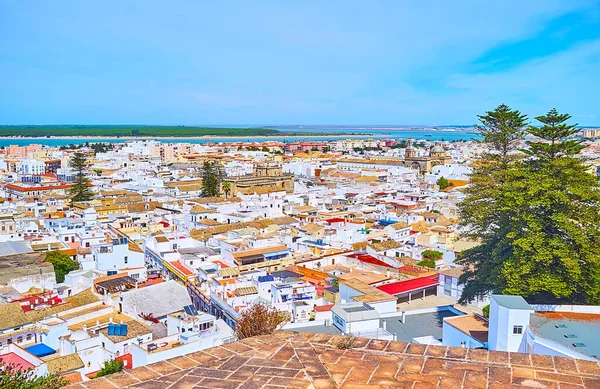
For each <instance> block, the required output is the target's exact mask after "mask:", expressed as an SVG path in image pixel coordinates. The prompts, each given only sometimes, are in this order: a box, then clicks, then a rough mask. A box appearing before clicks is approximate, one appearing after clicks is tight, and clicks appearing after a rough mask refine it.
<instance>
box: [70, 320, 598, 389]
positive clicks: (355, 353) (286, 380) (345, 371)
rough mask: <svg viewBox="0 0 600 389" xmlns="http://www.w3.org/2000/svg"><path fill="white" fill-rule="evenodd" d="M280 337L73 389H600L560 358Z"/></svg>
mask: <svg viewBox="0 0 600 389" xmlns="http://www.w3.org/2000/svg"><path fill="white" fill-rule="evenodd" d="M342 339H344V338H342V337H341V336H336V335H327V334H311V333H297V332H277V333H275V334H274V335H270V336H261V337H256V338H250V339H244V340H241V341H238V342H235V343H230V344H227V345H224V346H220V347H215V348H211V349H207V350H204V351H200V352H197V353H194V354H189V355H187V356H183V357H177V358H174V359H170V360H168V361H164V362H159V363H155V364H152V365H148V366H145V367H139V368H136V369H133V370H129V371H127V372H123V373H118V374H114V375H112V376H108V377H103V378H98V379H95V380H92V381H88V382H85V383H79V384H75V385H71V386H70V387H69V388H70V389H83V388H89V389H106V388H110V389H113V388H143V389H155V388H156V389H166V388H171V389H180V388H181V389H190V388H226V389H229V388H231V389H233V388H265V389H266V388H270V389H277V388H336V387H341V388H348V389H358V388H365V387H382V388H383V387H389V388H392V387H393V388H410V389H428V388H436V389H444V388H451V389H454V388H481V389H484V388H485V389H508V388H555V389H574V388H587V389H591V388H594V389H597V388H600V364H599V363H598V362H589V361H581V360H574V359H567V358H560V357H549V356H541V355H529V354H519V353H506V352H494V351H487V350H477V349H463V348H454V347H450V348H448V347H442V346H425V345H417V344H408V343H401V342H389V341H383V340H369V339H356V340H355V342H354V344H353V347H352V348H351V349H340V348H339V347H338V346H337V345H338V344H339V342H340V340H342Z"/></svg>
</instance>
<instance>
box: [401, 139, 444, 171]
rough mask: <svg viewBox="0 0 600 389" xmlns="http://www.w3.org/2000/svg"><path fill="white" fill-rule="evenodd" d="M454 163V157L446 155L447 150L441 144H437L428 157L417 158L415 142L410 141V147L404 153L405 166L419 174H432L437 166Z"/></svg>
mask: <svg viewBox="0 0 600 389" xmlns="http://www.w3.org/2000/svg"><path fill="white" fill-rule="evenodd" d="M448 163H452V157H450V156H447V155H446V150H444V148H443V147H442V145H441V143H440V142H435V144H434V146H433V147H432V148H431V149H430V150H429V154H428V155H426V156H417V154H416V150H415V148H414V146H413V140H412V139H409V140H408V145H407V147H406V150H405V152H404V166H406V167H408V168H411V169H415V170H418V171H419V173H430V172H431V169H432V168H433V167H434V166H436V165H445V164H448Z"/></svg>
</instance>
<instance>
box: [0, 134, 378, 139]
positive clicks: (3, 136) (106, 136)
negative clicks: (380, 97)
mask: <svg viewBox="0 0 600 389" xmlns="http://www.w3.org/2000/svg"><path fill="white" fill-rule="evenodd" d="M323 137H328V138H349V137H354V138H373V137H376V138H385V137H386V135H384V134H313V133H301V134H298V133H290V134H289V135H201V136H164V135H163V136H149V135H140V136H132V135H126V136H114V135H113V136H108V135H104V136H102V135H85V136H60V135H56V136H18V135H0V139H27V140H44V139H63V140H66V139H73V140H87V139H90V140H92V139H110V140H114V139H124V140H135V139H139V140H152V139H173V140H177V139H209V140H210V139H213V138H215V139H240V138H248V139H252V138H260V139H263V138H323Z"/></svg>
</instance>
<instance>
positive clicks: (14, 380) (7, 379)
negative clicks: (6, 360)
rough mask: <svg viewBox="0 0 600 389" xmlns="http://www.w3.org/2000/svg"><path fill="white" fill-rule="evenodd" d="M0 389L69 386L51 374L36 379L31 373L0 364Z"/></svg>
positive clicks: (51, 388) (35, 388)
mask: <svg viewBox="0 0 600 389" xmlns="http://www.w3.org/2000/svg"><path fill="white" fill-rule="evenodd" d="M0 372H1V373H0V388H2V389H58V388H62V387H63V386H67V385H69V384H70V382H69V381H67V380H65V379H64V378H61V377H57V376H55V375H53V374H50V375H47V376H44V377H36V376H35V375H34V373H33V371H31V370H28V371H22V370H20V369H18V370H17V369H15V368H14V367H13V366H12V365H4V364H2V363H0Z"/></svg>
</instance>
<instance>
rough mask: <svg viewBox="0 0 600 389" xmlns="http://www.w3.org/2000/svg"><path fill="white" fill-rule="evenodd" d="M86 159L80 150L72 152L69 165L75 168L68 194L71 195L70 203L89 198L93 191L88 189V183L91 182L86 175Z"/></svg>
mask: <svg viewBox="0 0 600 389" xmlns="http://www.w3.org/2000/svg"><path fill="white" fill-rule="evenodd" d="M86 163H87V159H86V157H85V155H84V154H83V153H81V152H76V153H74V154H73V158H72V159H71V167H72V168H73V169H75V178H74V179H73V182H72V183H71V188H70V189H69V194H70V197H71V204H73V203H75V202H79V201H87V200H90V199H91V198H92V197H93V196H94V193H93V192H92V191H91V190H90V187H89V185H90V183H91V182H92V181H91V180H90V178H89V177H88V176H87V166H86Z"/></svg>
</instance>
